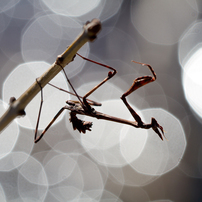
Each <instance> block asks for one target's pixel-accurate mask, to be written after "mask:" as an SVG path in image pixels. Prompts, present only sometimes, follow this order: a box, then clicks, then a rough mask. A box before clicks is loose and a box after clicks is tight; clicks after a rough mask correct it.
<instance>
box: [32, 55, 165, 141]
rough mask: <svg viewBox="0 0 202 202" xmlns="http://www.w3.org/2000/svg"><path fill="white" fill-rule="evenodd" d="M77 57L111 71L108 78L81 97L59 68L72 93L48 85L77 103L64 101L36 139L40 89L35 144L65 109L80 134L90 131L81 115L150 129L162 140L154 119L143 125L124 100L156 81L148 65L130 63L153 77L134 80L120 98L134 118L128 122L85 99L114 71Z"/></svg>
mask: <svg viewBox="0 0 202 202" xmlns="http://www.w3.org/2000/svg"><path fill="white" fill-rule="evenodd" d="M77 55H78V56H80V57H81V58H83V59H84V60H87V61H89V62H93V63H95V64H97V65H100V66H103V67H105V68H108V69H110V70H112V71H109V72H108V76H107V77H106V78H105V79H104V80H103V81H102V82H100V83H99V84H98V85H97V86H95V87H94V88H93V89H91V90H90V91H89V92H88V93H86V95H84V96H83V97H81V96H79V95H78V94H77V93H76V91H75V89H74V87H73V86H72V84H71V82H70V81H69V79H68V77H67V75H66V73H65V71H64V70H63V68H62V67H61V68H62V70H63V72H64V74H65V76H66V79H67V81H68V82H69V84H70V86H71V87H72V89H73V91H74V93H70V92H68V91H66V90H64V89H61V88H58V87H57V86H54V85H52V84H50V85H52V86H53V87H55V88H58V89H59V90H62V91H65V92H67V93H70V94H72V95H75V96H76V97H77V98H78V101H70V100H68V101H66V103H67V105H65V106H64V107H62V108H61V109H60V110H59V112H58V113H57V114H56V115H55V117H54V118H53V119H52V121H51V122H50V123H49V124H48V126H47V127H46V128H45V129H44V131H43V132H42V133H41V135H40V136H38V137H37V131H38V124H39V120H40V114H41V109H42V104H43V92H42V88H41V105H40V109H39V115H38V119H37V124H36V129H35V138H34V141H35V143H37V142H38V141H39V140H40V139H41V138H42V137H43V135H44V134H45V133H46V131H47V130H48V129H49V128H50V126H51V125H52V124H53V123H54V121H55V120H56V119H57V118H58V116H59V115H60V114H61V113H62V112H63V111H64V110H65V109H68V110H70V122H71V123H72V126H73V129H74V130H78V131H79V132H82V133H85V132H86V130H89V131H91V127H92V122H88V121H82V120H80V119H78V118H77V116H76V115H77V114H82V115H86V116H91V117H94V118H97V119H104V120H107V121H113V122H117V123H122V124H127V125H131V126H133V127H136V128H143V129H150V128H152V129H153V130H154V131H155V132H156V133H157V134H158V136H159V137H160V138H161V139H162V140H163V136H164V131H163V127H162V126H160V125H159V124H158V122H157V121H156V119H155V118H153V117H152V118H151V123H149V124H146V123H144V122H143V121H142V119H141V117H140V116H139V115H138V114H137V113H136V112H135V111H134V109H133V108H132V107H131V106H130V105H129V103H128V102H127V100H126V97H127V96H128V95H130V94H131V93H132V92H133V91H135V90H137V89H138V88H140V87H142V86H144V85H146V84H148V83H150V82H153V81H155V80H156V74H155V72H154V70H153V68H152V67H151V66H150V65H149V64H145V63H140V62H136V61H132V62H134V63H137V64H141V65H142V66H147V67H148V68H149V70H150V71H151V73H152V75H153V76H143V77H138V78H136V79H135V80H134V82H133V84H132V86H131V87H130V88H129V90H128V91H126V92H125V93H124V94H123V95H122V96H121V99H122V101H123V103H124V104H125V105H126V107H127V108H128V110H129V111H130V113H131V115H132V116H133V118H134V121H129V120H126V119H122V118H118V117H113V116H110V115H107V114H104V113H101V112H98V111H96V110H95V109H94V108H93V107H92V106H100V105H101V104H100V103H98V102H95V101H92V100H89V99H87V97H88V96H89V95H91V94H92V93H93V92H94V91H95V90H96V89H98V88H99V87H100V86H101V85H103V84H104V83H105V82H106V81H108V80H109V79H110V78H112V77H113V76H114V75H115V74H116V72H117V71H116V69H114V68H113V67H110V66H108V65H104V64H102V63H99V62H95V61H93V60H90V59H88V58H85V57H83V56H81V55H80V54H78V53H77ZM38 84H39V86H40V83H38ZM40 87H41V86H40Z"/></svg>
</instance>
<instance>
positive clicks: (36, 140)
mask: <svg viewBox="0 0 202 202" xmlns="http://www.w3.org/2000/svg"><path fill="white" fill-rule="evenodd" d="M36 82H37V83H38V85H39V87H40V88H41V103H40V107H39V113H38V118H37V123H36V128H35V135H34V142H35V143H37V142H38V141H39V140H40V139H41V138H42V137H43V136H44V134H45V132H46V131H47V130H48V129H49V128H50V126H51V125H52V124H53V123H54V122H55V120H56V119H57V118H58V116H59V115H60V114H61V113H62V112H63V110H64V109H65V107H63V108H61V109H60V110H59V112H58V113H57V114H56V115H55V117H54V118H53V119H52V121H51V122H50V123H49V124H48V126H47V127H46V128H45V129H44V130H43V132H42V133H41V135H40V136H38V137H37V133H38V126H39V121H40V116H41V110H42V105H43V88H42V86H41V84H40V83H39V82H38V80H37V79H36Z"/></svg>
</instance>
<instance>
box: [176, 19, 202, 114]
mask: <svg viewBox="0 0 202 202" xmlns="http://www.w3.org/2000/svg"><path fill="white" fill-rule="evenodd" d="M201 32H202V22H200V21H199V22H196V23H194V24H193V25H192V26H191V27H190V28H189V29H188V30H187V31H186V32H185V33H184V35H183V36H182V38H181V41H180V43H179V50H178V56H179V62H180V64H181V67H182V84H183V89H184V94H185V97H186V99H187V102H188V103H189V105H190V106H191V108H192V109H193V110H194V112H195V114H197V115H198V116H199V117H200V118H201V117H202V107H201V103H202V96H201V93H199V92H200V91H201V88H202V82H201V78H200V75H201V73H202V71H201V62H202V60H201V58H202V43H201V41H202V36H201Z"/></svg>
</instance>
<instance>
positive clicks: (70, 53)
mask: <svg viewBox="0 0 202 202" xmlns="http://www.w3.org/2000/svg"><path fill="white" fill-rule="evenodd" d="M100 30H101V23H100V21H99V20H98V19H93V20H92V21H91V22H87V23H86V24H85V25H84V26H83V31H82V33H81V34H80V35H79V36H78V37H77V38H76V39H75V40H74V42H73V43H72V44H71V45H70V46H69V47H68V48H67V49H66V50H65V51H64V53H62V54H61V55H59V56H58V57H57V59H56V61H55V62H54V63H53V64H52V65H51V67H50V68H49V69H48V70H47V71H46V72H44V74H43V75H41V76H40V77H39V78H37V81H35V82H34V83H33V84H32V85H31V86H30V87H29V88H28V89H27V90H26V91H25V92H24V93H23V94H22V95H21V96H20V97H19V98H18V99H17V100H15V99H11V102H10V107H9V108H8V109H7V111H6V112H5V113H4V114H3V116H2V117H1V118H0V131H2V130H3V129H4V128H5V127H6V126H7V125H8V124H9V123H10V122H11V121H12V120H13V119H15V118H16V117H17V116H20V115H25V112H24V109H25V107H26V106H27V105H28V104H29V102H30V101H31V100H32V99H33V98H34V97H35V96H36V95H37V93H38V92H40V90H41V88H40V86H39V84H40V85H41V87H42V88H43V87H44V86H45V85H46V84H47V83H48V82H49V81H50V80H51V79H53V78H54V77H55V76H56V75H57V74H58V73H59V72H60V71H61V68H64V67H65V66H66V65H67V64H68V63H70V62H71V61H72V60H73V58H74V56H75V54H76V53H77V51H78V50H79V49H80V48H81V47H82V46H83V45H84V44H85V43H86V42H88V41H93V40H94V39H95V38H96V36H97V33H98V32H99V31H100ZM37 82H38V83H39V84H38V83H37Z"/></svg>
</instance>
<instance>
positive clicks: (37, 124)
mask: <svg viewBox="0 0 202 202" xmlns="http://www.w3.org/2000/svg"><path fill="white" fill-rule="evenodd" d="M36 82H37V83H38V85H39V87H40V88H41V102H40V107H39V113H38V118H37V122H36V128H35V134H34V141H35V140H36V138H37V133H38V127H39V121H40V116H41V109H42V105H43V90H42V89H43V88H42V86H41V84H40V83H39V82H38V80H37V79H36Z"/></svg>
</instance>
